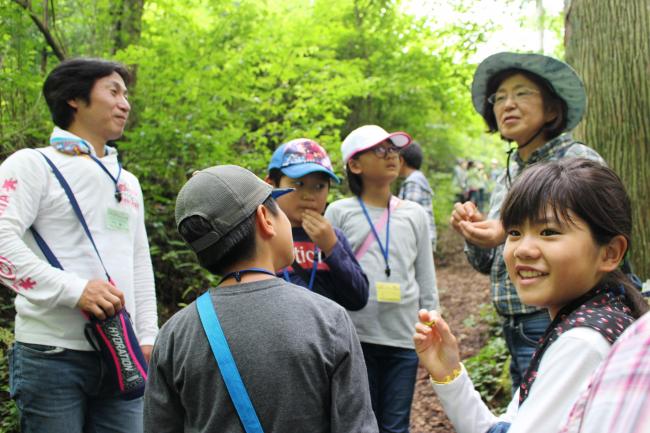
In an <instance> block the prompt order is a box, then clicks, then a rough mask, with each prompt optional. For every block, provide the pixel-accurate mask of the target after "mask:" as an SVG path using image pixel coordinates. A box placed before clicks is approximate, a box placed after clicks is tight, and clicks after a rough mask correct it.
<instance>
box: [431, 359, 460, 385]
mask: <svg viewBox="0 0 650 433" xmlns="http://www.w3.org/2000/svg"><path fill="white" fill-rule="evenodd" d="M462 366H463V364H462V363H461V366H460V367H459V368H455V369H454V371H452V373H451V374H449V375H447V376H445V378H444V379H443V380H440V381H438V380H435V379H434V378H433V376H430V377H431V382H433V383H435V384H436V385H447V384H450V383H451V382H453V381H454V380H456V378H457V377H458V376H460V373H461V371H463V368H462Z"/></svg>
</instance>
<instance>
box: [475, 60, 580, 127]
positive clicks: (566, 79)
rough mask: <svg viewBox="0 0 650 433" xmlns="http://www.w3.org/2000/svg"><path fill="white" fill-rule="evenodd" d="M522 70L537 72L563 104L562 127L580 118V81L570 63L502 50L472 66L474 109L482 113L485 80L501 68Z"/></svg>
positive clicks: (485, 87)
mask: <svg viewBox="0 0 650 433" xmlns="http://www.w3.org/2000/svg"><path fill="white" fill-rule="evenodd" d="M511 68H514V69H522V70H524V71H528V72H532V73H533V74H536V75H539V76H540V77H542V78H544V79H545V80H546V81H548V82H549V84H550V85H551V87H552V88H553V90H554V91H555V93H557V95H558V96H559V97H560V98H562V99H563V100H564V101H565V102H566V104H567V125H566V130H567V131H570V130H572V129H573V128H574V127H575V126H576V125H577V124H578V123H579V122H580V120H582V116H583V115H584V113H585V106H586V104H587V94H586V93H585V87H584V84H582V80H581V79H580V77H578V74H577V73H576V71H574V70H573V68H572V67H571V66H569V65H568V64H566V63H564V62H563V61H561V60H558V59H554V58H553V57H549V56H544V55H542V54H532V53H531V54H522V53H511V52H502V53H497V54H493V55H491V56H489V57H487V58H486V59H485V60H483V61H482V62H481V63H480V64H479V65H478V68H476V72H475V73H474V81H473V82H472V103H473V104H474V109H476V111H478V113H479V114H481V115H483V108H484V107H483V104H485V102H486V97H487V96H488V95H486V94H485V93H486V89H487V84H488V81H489V80H490V78H491V77H493V76H494V75H495V74H497V73H499V72H501V71H503V70H505V69H511Z"/></svg>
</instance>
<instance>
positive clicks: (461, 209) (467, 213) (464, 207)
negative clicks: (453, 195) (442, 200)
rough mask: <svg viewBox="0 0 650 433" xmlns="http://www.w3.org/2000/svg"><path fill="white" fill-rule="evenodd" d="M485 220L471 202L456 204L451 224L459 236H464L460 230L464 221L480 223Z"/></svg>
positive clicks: (450, 220)
mask: <svg viewBox="0 0 650 433" xmlns="http://www.w3.org/2000/svg"><path fill="white" fill-rule="evenodd" d="M483 220H485V217H484V216H483V214H482V213H481V212H479V210H478V208H477V207H476V205H475V204H474V203H473V202H471V201H466V202H465V203H454V210H452V211H451V218H450V219H449V223H450V224H451V226H452V227H453V228H454V230H456V231H457V232H458V233H459V234H461V235H462V234H463V232H462V231H461V229H460V223H461V222H463V221H469V222H478V221H483Z"/></svg>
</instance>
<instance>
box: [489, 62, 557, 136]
mask: <svg viewBox="0 0 650 433" xmlns="http://www.w3.org/2000/svg"><path fill="white" fill-rule="evenodd" d="M517 74H521V75H523V76H524V77H526V78H528V79H529V80H530V81H532V82H533V83H535V84H536V85H537V87H539V89H540V92H541V95H542V101H543V103H544V110H547V111H551V110H554V111H555V112H556V113H557V117H556V118H555V119H554V120H552V121H551V122H549V123H548V124H546V125H544V127H543V128H542V129H543V130H544V137H545V138H546V139H547V140H551V139H553V138H555V137H557V136H558V135H560V134H562V133H563V132H564V131H565V130H566V126H567V119H568V117H567V115H568V111H569V108H568V106H567V103H566V101H565V100H564V99H562V98H561V97H560V96H559V95H558V94H557V93H556V92H555V90H553V87H552V86H551V84H550V83H549V82H548V81H546V80H545V79H544V78H542V77H540V76H539V75H537V74H534V73H532V72H529V71H525V70H523V69H516V68H509V69H504V70H503V71H499V72H498V73H496V74H494V75H493V76H492V77H490V79H489V80H488V83H487V87H486V92H485V98H486V100H485V101H484V103H483V113H482V115H483V119H485V123H487V126H488V132H498V131H499V126H498V125H497V119H496V116H495V115H494V109H493V106H492V104H490V103H489V102H488V101H487V98H488V97H489V96H490V95H492V94H494V93H495V92H496V91H497V90H498V89H499V86H500V85H501V83H503V82H504V81H505V80H507V79H508V78H510V77H512V76H514V75H517ZM503 138H504V139H505V137H503Z"/></svg>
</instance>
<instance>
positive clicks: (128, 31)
mask: <svg viewBox="0 0 650 433" xmlns="http://www.w3.org/2000/svg"><path fill="white" fill-rule="evenodd" d="M143 9H144V0H121V1H116V2H115V3H114V11H115V16H116V17H117V18H116V19H115V26H114V27H115V41H114V45H113V54H115V53H116V52H117V51H119V50H121V49H124V48H126V47H128V46H129V45H131V44H134V43H137V42H138V41H139V40H140V34H141V32H142V12H143Z"/></svg>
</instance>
